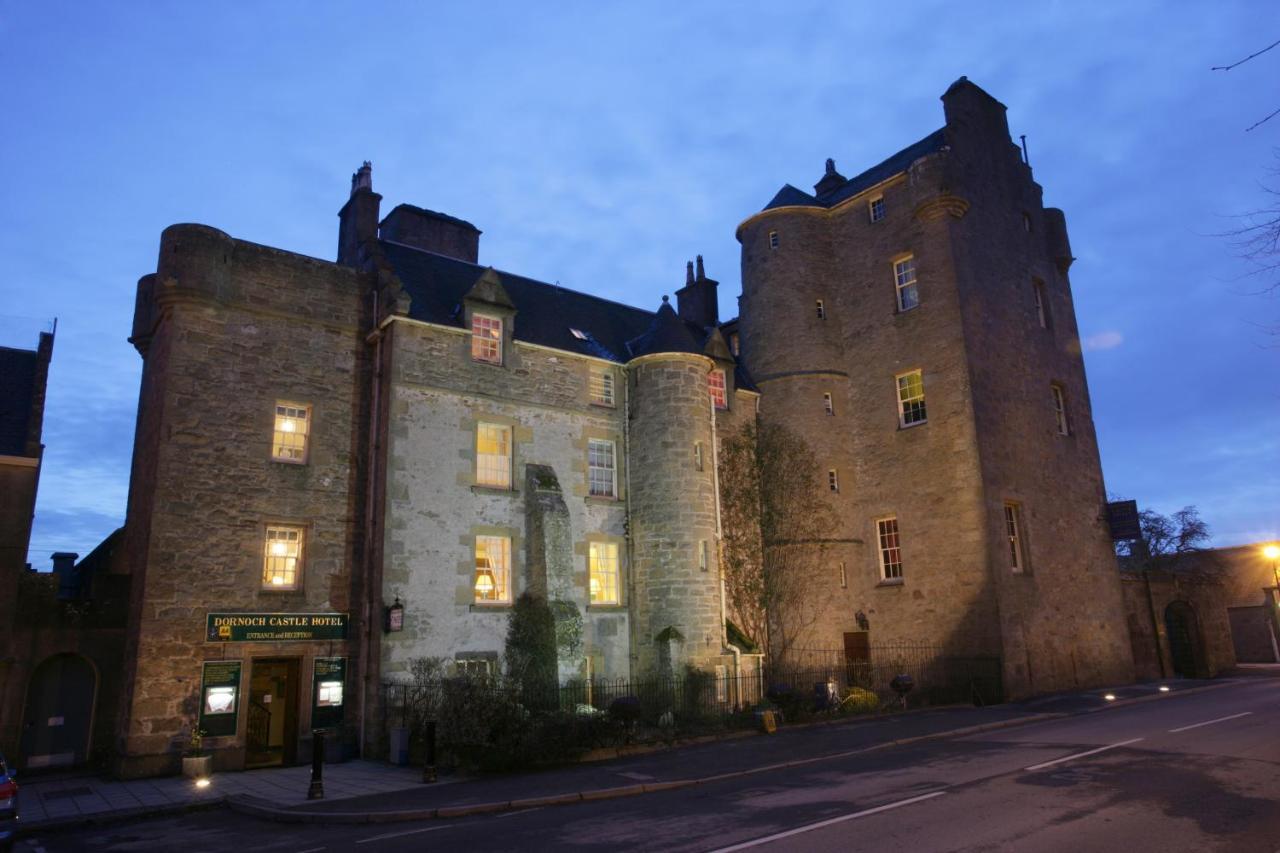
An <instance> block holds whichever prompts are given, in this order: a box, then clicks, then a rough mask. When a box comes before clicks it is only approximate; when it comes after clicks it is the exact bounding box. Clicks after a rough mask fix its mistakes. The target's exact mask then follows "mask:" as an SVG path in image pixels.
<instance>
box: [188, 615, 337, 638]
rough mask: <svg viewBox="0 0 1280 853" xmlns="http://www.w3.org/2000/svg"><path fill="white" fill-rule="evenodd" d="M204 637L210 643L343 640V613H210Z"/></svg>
mask: <svg viewBox="0 0 1280 853" xmlns="http://www.w3.org/2000/svg"><path fill="white" fill-rule="evenodd" d="M204 638H205V640H206V641H208V642H210V643H263V642H266V643H287V642H296V641H302V642H306V641H309V640H345V639H346V638H347V614H345V613H210V614H209V616H208V621H207V623H206V625H205V635H204Z"/></svg>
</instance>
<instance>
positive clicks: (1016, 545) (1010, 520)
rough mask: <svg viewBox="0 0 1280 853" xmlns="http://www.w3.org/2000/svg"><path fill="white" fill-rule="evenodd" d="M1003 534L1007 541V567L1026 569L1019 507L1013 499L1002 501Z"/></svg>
mask: <svg viewBox="0 0 1280 853" xmlns="http://www.w3.org/2000/svg"><path fill="white" fill-rule="evenodd" d="M1004 535H1005V539H1006V541H1007V542H1008V543H1009V569H1010V570H1011V571H1013V572H1018V573H1021V572H1024V571H1026V569H1027V556H1026V550H1025V545H1024V543H1023V536H1022V511H1021V507H1020V506H1019V505H1018V504H1016V503H1014V502H1013V501H1005V503H1004Z"/></svg>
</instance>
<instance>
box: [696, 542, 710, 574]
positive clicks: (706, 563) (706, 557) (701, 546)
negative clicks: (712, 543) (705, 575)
mask: <svg viewBox="0 0 1280 853" xmlns="http://www.w3.org/2000/svg"><path fill="white" fill-rule="evenodd" d="M710 568H711V556H710V554H709V553H708V549H707V540H705V539H699V540H698V570H699V571H703V572H705V571H709V570H710Z"/></svg>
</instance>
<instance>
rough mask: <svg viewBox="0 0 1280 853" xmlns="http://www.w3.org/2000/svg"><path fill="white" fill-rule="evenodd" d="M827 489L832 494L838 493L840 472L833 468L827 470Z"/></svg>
mask: <svg viewBox="0 0 1280 853" xmlns="http://www.w3.org/2000/svg"><path fill="white" fill-rule="evenodd" d="M827 487H828V488H829V489H831V491H833V492H838V491H840V472H839V471H837V470H836V469H835V468H830V469H828V470H827Z"/></svg>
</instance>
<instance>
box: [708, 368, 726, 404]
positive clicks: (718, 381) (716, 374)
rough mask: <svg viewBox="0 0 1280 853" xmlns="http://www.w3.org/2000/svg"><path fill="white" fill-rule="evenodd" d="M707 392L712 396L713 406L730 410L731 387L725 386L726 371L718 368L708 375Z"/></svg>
mask: <svg viewBox="0 0 1280 853" xmlns="http://www.w3.org/2000/svg"><path fill="white" fill-rule="evenodd" d="M707 391H708V393H710V394H711V404H712V405H713V406H715V407H716V408H717V409H722V410H723V409H727V408H729V386H728V385H726V384H725V375H724V371H723V370H721V369H720V368H718V367H717V368H716V369H715V370H712V371H711V372H710V373H708V374H707Z"/></svg>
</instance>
